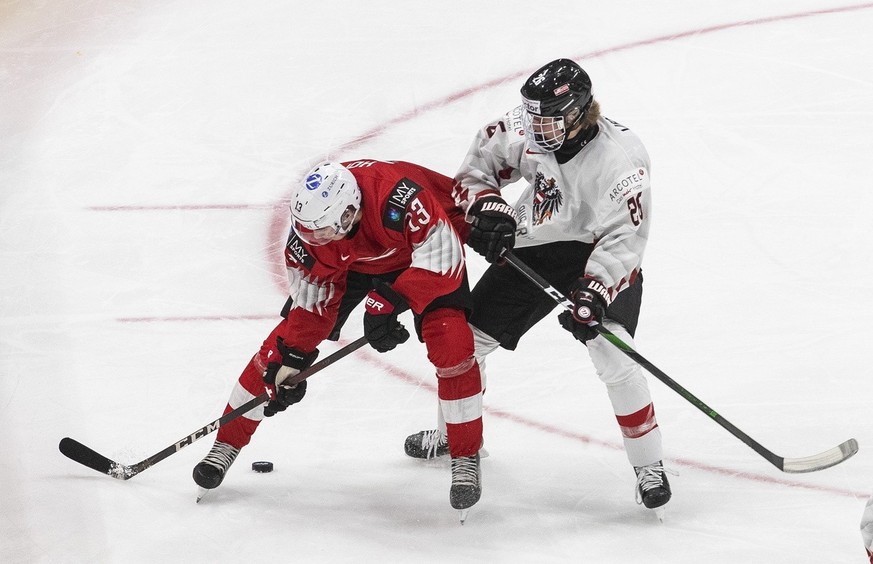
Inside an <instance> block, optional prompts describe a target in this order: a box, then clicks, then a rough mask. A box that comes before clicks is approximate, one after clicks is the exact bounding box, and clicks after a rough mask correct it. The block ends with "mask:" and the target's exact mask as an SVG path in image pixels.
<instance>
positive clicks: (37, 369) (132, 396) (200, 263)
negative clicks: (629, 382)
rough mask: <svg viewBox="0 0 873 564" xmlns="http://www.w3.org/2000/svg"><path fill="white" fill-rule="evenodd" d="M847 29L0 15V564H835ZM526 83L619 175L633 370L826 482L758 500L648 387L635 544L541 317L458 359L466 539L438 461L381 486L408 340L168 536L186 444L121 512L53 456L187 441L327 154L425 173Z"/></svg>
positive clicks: (575, 355)
mask: <svg viewBox="0 0 873 564" xmlns="http://www.w3.org/2000/svg"><path fill="white" fill-rule="evenodd" d="M871 30H873V4H861V3H855V4H853V3H851V2H826V1H822V0H790V1H789V0H778V1H776V0H774V1H770V2H757V1H756V2H752V1H737V2H730V3H728V2H717V1H691V0H687V1H652V2H645V3H642V2H630V1H618V2H616V1H608V2H607V1H590V2H536V3H532V2H518V1H516V0H507V1H502V2H461V1H455V0H447V1H445V2H439V3H435V4H417V3H406V2H388V1H372V2H352V1H349V0H346V1H336V2H330V1H328V2H318V3H303V2H277V1H266V0H252V1H249V2H228V1H225V0H216V1H211V2H203V1H193V2H183V1H171V0H157V1H149V2H145V1H133V2H109V1H107V0H96V1H94V2H71V1H68V0H56V1H53V2H45V1H40V2H25V1H17V2H16V1H6V2H2V3H0V290H2V293H0V316H2V317H0V425H2V433H0V561H2V562H9V563H31V562H39V563H60V562H71V563H79V562H89V563H91V562H106V563H132V562H137V563H139V562H143V563H145V562H186V563H192V562H197V563H200V562H203V563H206V562H331V563H333V562H349V563H352V562H354V563H357V562H420V563H430V562H449V563H462V562H463V563H466V562H592V563H639V562H649V563H665V564H666V563H669V564H675V563H692V562H694V563H697V562H707V563H708V564H715V563H731V564H733V563H740V562H743V563H747V562H748V563H783V562H784V563H789V562H790V563H792V564H799V563H816V564H820V563H837V564H843V563H861V562H864V561H865V557H864V552H863V548H862V546H861V539H860V534H859V532H858V524H859V521H860V516H861V511H862V509H863V506H864V501H865V499H866V497H867V495H869V494H870V493H873V425H871V422H873V421H871V420H873V416H871V413H870V409H869V405H870V402H871V398H873V373H871V370H870V357H871V351H873V347H871V338H873V327H871V323H873V309H871V303H873V297H871V296H873V277H871V274H873V267H871V264H870V259H871V252H870V248H871V242H873V225H871V221H870V217H871V209H873V180H871V178H873V174H871V171H870V170H868V169H870V168H871V163H873V150H871V145H873V144H871V132H873V109H871V108H873V42H871V38H870V33H871ZM557 57H570V58H574V59H576V60H577V61H579V62H580V63H581V64H582V65H583V66H584V67H585V68H586V69H587V70H588V71H589V73H590V75H591V77H592V79H593V82H594V92H595V96H597V98H598V99H599V100H600V101H601V104H602V108H603V112H604V114H605V115H606V116H608V117H611V118H613V119H616V120H618V121H620V122H621V123H623V124H624V125H626V126H628V127H630V128H631V129H633V130H634V131H635V132H636V133H637V134H638V135H639V136H640V137H641V138H642V139H643V141H644V142H645V143H646V145H647V147H648V149H649V152H650V154H651V157H652V162H653V170H652V172H653V198H654V206H653V207H654V209H653V210H652V218H653V225H652V237H651V240H650V243H649V247H648V251H647V254H646V258H645V261H644V270H645V274H646V283H645V296H644V301H643V311H642V316H641V321H640V327H639V331H638V334H637V348H638V349H639V351H640V352H641V353H643V354H644V355H645V356H646V357H647V358H649V359H650V360H651V361H653V362H654V363H655V364H657V365H658V366H659V367H660V368H662V369H663V370H664V371H666V372H667V373H668V374H669V375H670V376H672V377H673V378H674V379H675V380H677V381H678V382H679V383H680V384H682V385H683V386H685V387H686V388H688V389H689V390H690V391H692V392H693V393H694V394H695V395H697V396H698V397H700V398H701V399H703V400H704V401H705V402H707V403H708V404H710V405H711V406H712V407H713V408H715V409H716V410H718V411H719V413H721V414H722V415H723V416H725V417H727V418H728V419H729V420H730V421H731V422H733V423H734V424H735V425H737V426H738V427H740V428H741V429H743V430H744V431H746V432H747V433H748V434H750V435H751V436H752V437H754V438H755V439H757V440H758V441H759V442H761V443H763V444H764V445H765V446H767V447H768V448H770V449H772V450H774V451H776V452H777V453H778V454H780V455H783V456H790V457H797V456H804V455H808V454H813V453H816V452H819V451H822V450H825V449H826V448H829V447H831V446H834V445H836V444H838V443H839V442H842V441H843V440H845V439H848V438H850V437H855V438H857V439H858V441H859V443H860V445H861V451H860V452H859V454H858V455H856V456H855V457H854V458H853V459H851V460H849V461H847V462H845V463H844V464H842V465H840V466H837V467H834V468H831V469H828V470H825V471H822V472H820V473H816V474H807V475H788V474H783V473H781V472H779V471H778V470H776V469H775V468H774V467H772V466H771V465H770V464H768V463H767V462H766V461H764V460H763V459H762V458H760V457H759V456H758V455H757V454H755V453H754V452H753V451H752V450H751V449H749V448H748V447H747V446H745V445H743V444H742V443H741V442H739V441H738V440H737V439H735V438H734V437H733V436H731V435H730V434H728V433H727V432H726V431H725V430H723V429H722V428H721V427H719V426H717V425H716V424H715V423H713V422H712V421H711V420H709V418H707V417H706V416H705V415H703V414H702V413H700V412H699V411H698V410H697V409H696V408H694V407H693V406H692V405H690V404H689V403H688V402H687V401H686V400H684V399H682V398H681V397H680V396H679V395H677V394H676V393H674V392H673V391H671V390H669V389H668V388H667V387H666V386H664V385H663V384H662V383H660V382H659V381H657V380H655V379H654V378H651V379H650V386H651V388H652V391H653V395H654V399H655V408H656V412H657V416H658V420H659V422H660V425H661V429H662V432H663V436H664V445H665V452H666V463H667V465H668V466H669V467H671V468H673V469H674V470H676V471H678V472H679V476H676V477H674V478H672V482H673V490H674V497H673V500H672V501H671V502H670V504H669V505H668V507H667V514H666V521H665V522H664V524H659V523H658V522H657V520H656V519H655V518H654V516H653V515H652V514H651V512H649V511H646V510H644V509H642V508H640V506H638V505H636V504H635V503H634V499H633V472H632V470H631V468H630V466H629V464H628V463H627V461H626V458H625V455H624V453H623V451H622V450H621V440H620V435H619V430H618V427H617V425H616V423H615V420H614V418H613V415H612V412H611V408H610V405H609V402H608V399H607V397H606V392H605V389H604V387H603V385H602V384H601V383H600V381H599V380H598V379H597V377H596V375H595V374H594V371H593V369H592V367H591V365H590V362H589V360H588V357H587V354H586V352H585V350H584V348H583V347H581V346H579V345H577V344H576V343H575V342H574V341H573V340H572V338H571V337H570V336H569V335H568V334H566V333H565V332H564V331H563V330H561V329H560V327H559V326H558V324H557V322H556V321H555V316H554V315H552V316H549V318H547V319H546V320H544V321H543V322H542V323H541V324H540V325H538V326H537V327H536V328H535V329H534V330H532V331H531V332H530V333H529V334H528V335H527V336H526V338H525V339H524V340H523V341H522V343H521V345H520V346H519V348H518V350H517V351H515V352H513V353H509V352H505V351H500V352H498V353H495V354H493V355H491V357H489V363H488V369H489V381H488V383H489V386H488V391H487V394H486V396H485V404H486V415H485V433H486V442H487V446H488V450H489V452H490V457H488V458H486V459H484V460H483V464H482V471H483V482H484V483H483V486H484V491H483V496H482V500H481V501H480V502H479V504H478V505H476V506H475V507H474V509H473V510H472V511H471V513H470V516H469V519H468V521H467V523H466V525H464V526H460V525H459V524H458V518H457V513H456V512H455V511H453V510H452V509H451V507H450V506H449V503H448V487H449V470H448V463H447V462H446V461H438V462H421V461H416V460H412V459H408V458H406V457H405V455H404V454H403V450H402V443H403V439H404V438H405V436H406V435H407V434H409V433H411V432H414V431H417V430H420V429H425V428H428V427H430V426H432V425H433V423H434V420H435V412H436V403H435V391H434V390H435V377H434V376H433V374H432V369H431V367H430V365H429V364H428V363H427V360H426V356H425V351H424V348H423V346H422V345H420V344H418V343H412V342H411V343H408V344H407V345H405V346H403V347H401V348H398V349H397V350H395V351H393V352H391V353H388V354H385V355H378V354H376V353H375V352H372V351H370V350H369V349H362V350H361V351H359V352H357V353H355V355H354V356H352V357H349V358H347V359H344V360H343V361H341V362H339V363H337V364H335V365H334V366H332V367H330V368H329V369H327V370H325V371H323V372H322V373H319V374H318V375H316V376H314V377H313V378H312V379H311V380H310V385H309V392H308V394H307V397H306V399H305V400H304V401H303V402H302V403H301V404H299V405H296V406H294V407H293V408H291V409H289V410H288V411H287V412H286V413H284V414H282V415H281V416H277V417H275V418H274V419H272V420H269V421H267V422H266V423H265V424H264V425H262V426H261V429H260V430H259V432H258V433H257V434H256V436H255V438H254V440H253V442H252V444H251V445H250V446H249V447H247V448H246V449H244V450H243V451H242V453H241V455H240V457H239V459H238V461H237V463H236V464H235V466H234V467H233V468H232V469H231V471H230V472H229V474H228V476H227V478H226V480H225V483H224V484H223V485H222V486H221V487H220V488H219V489H218V490H216V491H215V492H213V493H212V494H211V495H210V496H209V497H207V498H206V499H205V500H204V501H203V502H202V503H200V504H195V503H194V497H195V491H196V490H195V486H194V483H193V482H192V480H191V469H192V467H193V466H194V464H196V462H197V461H199V459H200V458H201V457H202V456H203V455H204V454H205V453H206V452H207V451H208V449H209V446H210V445H211V443H212V437H209V438H208V439H204V440H202V441H200V442H198V443H196V444H195V445H193V446H191V447H189V448H187V449H184V450H182V451H181V452H179V453H177V454H175V455H173V456H171V457H170V458H168V459H166V460H164V461H163V462H161V463H160V464H158V465H156V466H154V467H152V468H150V469H148V470H147V471H146V472H144V473H142V474H141V475H139V476H136V477H135V478H134V479H132V480H130V481H127V482H122V481H117V480H113V479H111V478H109V477H107V476H103V475H100V474H98V473H96V472H94V471H92V470H89V469H88V468H85V467H83V466H80V465H78V464H75V463H74V462H72V461H70V460H68V459H66V458H64V457H63V456H62V455H61V454H60V453H59V452H58V450H57V444H58V441H59V440H60V439H61V438H62V437H64V436H71V437H73V438H76V439H78V440H80V441H82V442H83V443H85V444H87V445H89V446H91V447H93V448H94V449H96V450H98V451H99V452H101V453H104V454H106V455H107V456H109V457H110V458H113V459H115V460H118V461H121V462H124V463H133V462H136V461H139V460H142V459H144V458H146V457H147V456H149V455H151V454H154V453H155V452H157V451H159V450H161V449H162V448H164V447H165V446H167V445H168V444H171V443H172V442H174V441H175V440H177V439H179V438H181V437H182V436H184V435H186V434H187V433H189V432H191V431H193V430H194V429H196V428H198V427H200V426H201V425H204V424H205V423H207V422H208V421H210V420H212V419H214V418H215V417H217V416H218V415H219V414H220V412H221V409H222V408H223V406H224V403H225V401H226V399H227V396H228V393H229V391H230V389H231V386H232V384H233V382H234V380H235V379H236V377H237V376H238V374H239V371H240V370H241V369H242V368H243V367H244V366H245V364H246V362H247V361H248V359H249V358H250V357H251V355H252V354H253V353H254V352H255V351H256V350H257V349H258V347H259V345H260V342H261V340H262V339H263V338H264V337H265V336H266V335H267V333H268V331H269V330H270V329H271V328H272V327H273V325H274V323H275V321H276V319H277V313H278V310H279V309H280V307H281V306H282V304H283V302H284V300H285V297H284V295H283V292H284V291H285V285H284V280H283V278H282V276H283V275H282V266H281V255H280V250H281V248H282V245H283V242H284V237H285V231H286V229H287V218H286V215H285V214H286V207H285V200H286V198H287V196H288V193H289V186H290V185H291V183H292V182H294V181H295V180H296V179H298V178H299V177H300V175H301V174H302V173H303V172H305V170H306V169H307V168H308V167H309V166H310V165H311V164H313V163H315V162H316V161H317V160H318V159H320V158H322V157H324V156H330V157H333V158H337V159H342V160H345V159H354V158H359V157H367V158H379V159H403V160H411V161H414V162H418V163H421V164H423V165H426V166H429V167H431V168H434V169H436V170H438V171H440V172H443V173H445V174H448V175H452V174H454V171H455V170H456V168H457V167H458V165H459V164H460V162H461V159H462V157H463V155H464V153H465V151H466V149H467V147H468V145H469V143H470V141H471V140H472V137H473V134H474V132H475V130H476V128H478V127H479V126H480V125H483V124H484V123H486V122H487V121H489V120H491V119H493V118H496V117H498V116H499V115H500V114H501V113H503V112H504V111H506V110H508V109H509V108H510V107H512V106H513V105H515V104H517V103H518V88H519V87H520V84H521V82H522V80H523V79H524V78H525V77H526V76H527V75H528V74H529V73H530V72H532V71H533V70H534V69H536V68H537V67H539V66H540V65H542V64H544V63H546V62H548V61H549V60H551V59H554V58H557ZM469 262H470V267H469V269H470V275H471V279H472V280H473V281H475V279H477V278H478V276H479V275H480V274H481V272H482V271H483V269H484V267H485V264H484V261H482V260H481V259H480V258H479V257H477V256H472V257H470V261H469ZM403 319H405V320H406V321H407V322H409V323H411V318H410V317H408V316H404V318H403ZM361 332H362V329H361V326H360V314H359V313H358V312H356V314H354V315H353V316H352V319H351V320H350V321H349V323H348V324H347V326H346V329H345V332H344V335H343V336H344V338H345V339H354V338H357V337H358V336H360V335H361ZM335 349H336V345H335V344H332V343H331V344H325V345H324V346H323V347H322V357H324V356H327V355H328V354H329V353H330V352H331V351H332V350H335ZM255 460H271V461H273V462H274V463H275V467H276V469H275V471H274V472H273V473H271V474H264V475H260V474H255V473H253V472H252V471H251V470H250V465H251V462H252V461H255Z"/></svg>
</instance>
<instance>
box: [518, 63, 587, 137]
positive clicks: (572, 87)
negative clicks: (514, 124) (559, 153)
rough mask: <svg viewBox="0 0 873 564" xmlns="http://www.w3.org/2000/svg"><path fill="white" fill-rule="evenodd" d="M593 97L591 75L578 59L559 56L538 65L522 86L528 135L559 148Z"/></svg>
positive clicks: (582, 115)
mask: <svg viewBox="0 0 873 564" xmlns="http://www.w3.org/2000/svg"><path fill="white" fill-rule="evenodd" d="M593 99H594V97H593V96H592V94H591V78H590V77H589V76H588V73H586V72H585V71H584V70H583V69H582V67H580V66H579V65H578V64H576V63H575V62H574V61H571V60H570V59H556V60H554V61H552V62H551V63H549V64H547V65H545V66H543V67H542V68H540V69H537V71H536V72H534V73H533V74H532V75H530V77H529V78H528V79H527V80H526V81H525V83H524V86H522V87H521V100H522V105H523V107H524V113H525V130H526V132H527V135H528V138H530V139H531V140H532V141H533V142H534V143H536V144H537V145H539V146H540V147H541V148H542V149H545V150H547V151H555V150H557V149H558V148H560V146H561V145H562V144H563V142H564V138H565V137H566V133H567V131H569V130H572V129H573V127H575V125H576V124H577V123H579V121H580V120H581V119H582V118H583V117H584V116H585V112H587V111H588V108H590V107H591V102H592V101H593ZM577 108H578V111H574V110H576V109H577ZM567 122H569V123H567Z"/></svg>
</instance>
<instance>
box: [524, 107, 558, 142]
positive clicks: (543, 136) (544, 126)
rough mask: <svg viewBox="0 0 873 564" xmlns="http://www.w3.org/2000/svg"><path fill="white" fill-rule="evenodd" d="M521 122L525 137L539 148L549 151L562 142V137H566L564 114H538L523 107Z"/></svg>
mask: <svg viewBox="0 0 873 564" xmlns="http://www.w3.org/2000/svg"><path fill="white" fill-rule="evenodd" d="M523 122H524V135H525V137H527V138H528V139H530V140H531V141H533V143H534V144H536V146H537V147H539V148H540V149H543V150H544V151H547V152H549V153H551V152H554V151H557V150H558V149H560V148H561V145H563V144H564V139H565V138H566V137H567V130H566V128H565V127H564V116H559V117H552V116H538V115H536V114H532V113H530V112H529V111H527V110H526V109H525V110H524V115H523Z"/></svg>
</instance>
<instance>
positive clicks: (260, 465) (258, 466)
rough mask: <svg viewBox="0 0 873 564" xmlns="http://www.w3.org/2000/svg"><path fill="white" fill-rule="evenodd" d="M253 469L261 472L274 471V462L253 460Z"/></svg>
mask: <svg viewBox="0 0 873 564" xmlns="http://www.w3.org/2000/svg"><path fill="white" fill-rule="evenodd" d="M252 470H254V471H255V472H260V473H261V474H263V473H266V472H272V471H273V463H272V462H266V461H263V460H261V461H259V462H252Z"/></svg>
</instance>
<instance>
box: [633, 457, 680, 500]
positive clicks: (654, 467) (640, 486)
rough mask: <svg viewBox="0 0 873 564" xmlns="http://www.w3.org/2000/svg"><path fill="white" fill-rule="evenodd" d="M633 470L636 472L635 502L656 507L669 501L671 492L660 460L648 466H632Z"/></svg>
mask: <svg viewBox="0 0 873 564" xmlns="http://www.w3.org/2000/svg"><path fill="white" fill-rule="evenodd" d="M634 471H635V472H636V473H637V489H636V500H637V503H642V504H643V505H645V506H646V507H648V508H649V509H657V508H659V507H661V506H663V505H665V504H666V503H667V502H668V501H670V497H671V496H672V495H673V494H672V492H671V491H670V482H668V481H667V473H666V472H665V471H664V464H663V462H662V461H660V460H659V461H658V462H655V463H654V464H649V465H648V466H634Z"/></svg>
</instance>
